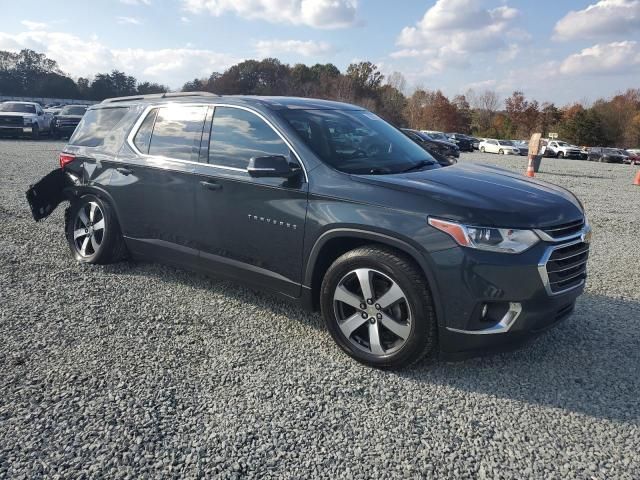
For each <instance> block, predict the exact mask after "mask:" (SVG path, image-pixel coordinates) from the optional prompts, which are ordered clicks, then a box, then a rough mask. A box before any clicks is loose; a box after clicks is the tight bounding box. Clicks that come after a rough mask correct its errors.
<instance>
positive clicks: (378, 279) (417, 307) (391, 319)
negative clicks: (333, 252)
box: [320, 246, 437, 368]
mask: <svg viewBox="0 0 640 480" xmlns="http://www.w3.org/2000/svg"><path fill="white" fill-rule="evenodd" d="M320 301H321V306H322V314H323V317H324V320H325V323H326V325H327V328H328V330H329V332H330V333H331V336H332V337H333V339H334V340H335V341H336V343H337V344H338V345H339V346H340V348H342V349H343V350H344V351H345V352H346V353H347V354H348V355H350V356H351V357H353V358H355V359H356V360H358V361H360V362H362V363H365V364H367V365H371V366H374V367H381V368H400V367H404V366H407V365H410V364H412V363H415V362H417V361H418V360H420V359H421V358H423V357H424V356H425V355H428V354H430V353H433V352H435V347H436V343H437V333H436V319H435V313H434V309H433V303H432V300H431V294H430V291H429V288H428V286H427V284H426V281H425V279H424V276H423V275H422V273H421V272H420V271H419V270H418V268H417V267H416V266H415V265H414V264H413V262H412V261H411V260H410V259H409V258H407V257H405V256H404V255H402V254H400V253H398V252H395V251H393V250H390V249H387V248H384V247H374V246H370V247H361V248H358V249H356V250H352V251H351V252H347V253H345V254H344V255H342V256H341V257H339V258H338V259H337V260H336V261H335V262H334V263H333V265H331V267H330V268H329V270H328V271H327V273H326V274H325V277H324V279H323V282H322V288H321V298H320Z"/></svg>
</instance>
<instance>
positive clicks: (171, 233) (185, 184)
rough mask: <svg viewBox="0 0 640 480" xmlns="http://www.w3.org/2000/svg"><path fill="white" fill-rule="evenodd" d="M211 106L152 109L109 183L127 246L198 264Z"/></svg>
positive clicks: (139, 124) (168, 259) (141, 122)
mask: <svg viewBox="0 0 640 480" xmlns="http://www.w3.org/2000/svg"><path fill="white" fill-rule="evenodd" d="M207 108H208V107H207V106H206V105H183V104H179V103H176V104H169V105H164V106H157V107H153V108H148V109H146V110H145V112H144V113H143V114H142V115H141V117H140V119H139V121H138V122H137V124H136V126H135V127H134V129H133V131H132V133H131V135H130V136H129V139H128V149H129V150H131V151H132V152H129V153H127V152H123V154H122V155H120V156H119V157H118V161H119V165H118V167H117V168H115V170H114V171H113V174H112V176H111V180H110V182H109V193H110V194H111V195H112V196H113V198H114V199H115V200H116V203H117V205H118V216H119V219H120V223H121V228H122V230H123V234H124V235H125V237H126V238H127V244H128V246H129V248H130V249H131V250H132V251H133V252H134V253H139V254H144V255H151V256H160V257H162V258H163V261H168V262H169V263H176V264H190V263H193V262H194V261H196V259H197V255H198V250H197V247H196V245H195V243H196V234H195V228H194V227H195V191H196V186H197V185H198V183H197V177H196V175H195V168H196V165H197V161H198V157H199V150H200V141H201V137H202V131H203V127H204V123H205V117H206V113H207Z"/></svg>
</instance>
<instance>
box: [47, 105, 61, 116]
mask: <svg viewBox="0 0 640 480" xmlns="http://www.w3.org/2000/svg"><path fill="white" fill-rule="evenodd" d="M62 108H63V107H62V106H55V107H45V108H44V111H45V113H48V114H49V115H52V116H54V117H55V116H56V115H57V114H58V113H60V110H62Z"/></svg>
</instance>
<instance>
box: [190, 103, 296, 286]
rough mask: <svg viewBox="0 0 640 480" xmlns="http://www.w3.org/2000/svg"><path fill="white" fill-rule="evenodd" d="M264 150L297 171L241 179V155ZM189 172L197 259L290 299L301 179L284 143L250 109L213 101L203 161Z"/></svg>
mask: <svg viewBox="0 0 640 480" xmlns="http://www.w3.org/2000/svg"><path fill="white" fill-rule="evenodd" d="M203 143H204V142H203ZM267 155H284V156H285V157H287V158H288V159H289V161H290V163H291V164H293V166H294V168H297V169H299V171H298V173H297V174H296V175H295V176H294V177H292V178H290V179H284V178H253V177H251V176H249V174H248V173H247V170H246V168H247V165H248V163H249V159H250V158H251V157H257V156H267ZM196 172H197V174H198V176H199V184H200V185H199V188H198V189H197V194H196V211H197V224H198V231H199V234H200V236H199V242H200V249H201V252H200V257H201V259H200V261H201V263H203V264H204V265H207V266H208V268H210V269H212V270H214V271H215V270H218V271H223V272H224V273H226V274H228V275H231V276H235V277H238V278H241V279H242V280H245V281H249V282H252V283H255V284H257V285H259V286H262V287H266V288H269V289H272V290H275V291H278V292H281V293H284V294H286V295H288V296H291V297H298V296H299V295H300V288H301V287H300V285H301V276H302V241H303V237H304V226H305V218H306V211H307V190H308V189H307V187H308V184H307V182H306V178H305V173H304V171H303V169H302V168H301V166H300V163H299V161H298V159H297V158H296V157H295V155H294V153H293V152H292V151H291V149H290V147H289V145H288V144H287V142H285V141H284V140H283V138H282V137H281V136H280V135H279V134H278V133H277V132H276V131H275V130H274V128H272V127H271V125H270V124H269V123H267V121H266V120H265V119H264V118H263V117H262V116H261V115H259V114H258V113H256V112H253V111H251V110H248V109H244V108H239V107H233V106H216V107H215V110H214V113H213V121H212V127H211V131H210V140H209V153H208V162H207V163H201V164H199V165H198V166H197V167H196Z"/></svg>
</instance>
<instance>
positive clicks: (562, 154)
mask: <svg viewBox="0 0 640 480" xmlns="http://www.w3.org/2000/svg"><path fill="white" fill-rule="evenodd" d="M558 158H561V159H565V158H566V157H565V155H564V152H558Z"/></svg>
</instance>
